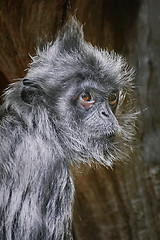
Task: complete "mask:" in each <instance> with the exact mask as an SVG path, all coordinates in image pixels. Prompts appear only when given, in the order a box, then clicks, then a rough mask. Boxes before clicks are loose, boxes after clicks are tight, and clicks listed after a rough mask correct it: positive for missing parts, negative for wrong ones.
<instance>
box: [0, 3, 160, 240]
mask: <svg viewBox="0 0 160 240" xmlns="http://www.w3.org/2000/svg"><path fill="white" fill-rule="evenodd" d="M159 9H160V1H151V0H148V1H147V0H143V1H139V0H133V1H132V2H131V1H129V0H124V1H119V0H99V1H92V0H70V1H68V0H60V1H56V0H16V1H12V0H8V1H6V0H1V3H0V72H1V73H0V89H1V90H3V89H4V87H5V85H6V84H7V81H8V82H13V81H15V79H17V78H19V77H23V76H24V75H25V72H24V69H26V68H27V66H28V63H29V62H30V57H29V55H28V54H31V55H34V54H35V47H36V46H37V44H38V42H40V40H41V39H42V40H43V41H44V42H45V41H51V40H54V38H55V34H56V32H57V30H58V29H60V28H61V26H62V25H63V24H64V23H65V22H66V20H67V18H68V16H69V15H70V14H71V15H72V14H76V16H77V18H78V19H79V21H80V22H81V23H83V24H85V23H86V24H85V25H84V31H85V38H86V40H87V41H90V42H91V43H92V44H93V45H95V44H96V45H98V46H100V47H103V48H104V47H107V48H108V49H109V50H112V49H114V50H115V51H116V52H118V53H120V54H123V55H124V56H125V57H126V58H127V59H128V61H129V63H130V65H132V66H134V67H135V69H136V78H135V85H136V89H135V90H136V98H137V102H138V109H139V111H140V122H138V124H137V127H138V129H137V145H136V147H135V149H134V152H133V153H131V156H130V159H129V160H128V162H127V163H124V162H123V159H122V163H121V164H119V165H116V166H114V167H113V169H105V168H104V167H98V168H96V169H89V167H87V166H83V167H82V168H79V169H78V170H77V169H74V170H73V173H74V179H75V187H76V196H75V208H74V221H73V226H74V239H77V240H82V239H83V240H84V239H86V240H90V239H92V240H106V239H107V240H114V239H115V240H131V239H132V240H158V239H159V236H160V204H159V200H160V147H159V143H160V130H159V129H160V111H159V104H160V101H159V100H160V83H159V76H160V68H159V64H160V55H159V53H160V29H159V25H160V18H159Z"/></svg>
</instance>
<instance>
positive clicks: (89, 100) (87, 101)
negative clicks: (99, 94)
mask: <svg viewBox="0 0 160 240" xmlns="http://www.w3.org/2000/svg"><path fill="white" fill-rule="evenodd" d="M75 99H76V100H77V106H78V107H79V108H81V109H84V110H88V109H90V108H91V107H92V106H93V104H94V103H95V100H94V99H93V96H92V94H91V93H89V92H83V93H81V94H80V95H79V96H78V97H76V98H75Z"/></svg>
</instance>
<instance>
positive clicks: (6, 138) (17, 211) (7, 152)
mask: <svg viewBox="0 0 160 240" xmlns="http://www.w3.org/2000/svg"><path fill="white" fill-rule="evenodd" d="M32 60H33V61H32V63H31V64H30V67H29V69H28V72H27V75H26V77H25V78H24V79H21V80H19V81H17V82H16V83H14V84H12V85H11V86H10V87H9V88H8V89H7V90H6V93H5V95H4V103H3V105H2V106H1V108H0V171H1V177H0V181H1V187H0V239H3V240H5V239H6V240H13V239H16V240H29V239H32V240H51V239H55V240H62V239H70V240H71V239H72V234H71V224H72V204H73V202H74V200H73V198H74V185H73V180H72V175H71V173H70V169H69V166H70V165H72V164H80V163H88V164H90V163H91V162H94V161H98V163H100V164H103V165H105V166H112V164H113V163H114V162H115V161H116V160H117V159H124V156H125V155H127V148H130V147H129V146H130V142H131V141H132V140H133V136H134V131H135V130H134V129H135V127H134V125H135V118H136V114H135V108H134V102H133V97H132V94H133V83H132V80H133V77H134V72H133V70H132V69H130V68H129V67H128V66H127V64H126V61H125V60H124V59H123V58H122V57H121V56H119V55H116V54H115V53H113V52H111V53H109V52H108V51H107V50H102V49H98V48H96V47H93V46H92V45H91V44H89V43H87V42H86V41H85V40H84V37H83V29H82V27H81V26H80V25H79V23H78V22H77V21H76V20H75V19H73V18H72V19H70V20H69V22H68V23H67V24H66V25H65V26H64V27H63V29H62V30H61V31H60V33H59V34H58V36H57V38H56V40H55V42H53V43H48V44H46V46H45V47H44V49H43V50H40V49H37V55H36V56H34V57H32ZM88 86H90V87H91V88H93V89H98V90H97V92H98V93H99V92H102V93H106V94H109V92H111V91H112V90H114V89H116V90H118V91H119V103H118V105H117V109H116V111H115V114H113V113H112V112H111V110H108V111H109V113H110V114H111V117H110V121H113V123H112V124H108V125H107V126H106V127H105V123H104V121H101V120H100V117H99V115H100V114H99V111H100V108H101V106H100V105H97V107H95V111H94V112H93V113H92V114H90V115H88V116H86V115H85V117H84V113H83V112H82V111H80V110H78V109H77V108H76V106H74V103H73V96H74V95H75V94H76V92H77V91H79V89H80V88H81V89H86V88H89V87H88ZM105 97H106V96H105V94H104V98H105ZM88 112H89V111H88ZM86 113H87V111H86ZM86 113H85V114H86ZM112 136H114V140H113V138H112Z"/></svg>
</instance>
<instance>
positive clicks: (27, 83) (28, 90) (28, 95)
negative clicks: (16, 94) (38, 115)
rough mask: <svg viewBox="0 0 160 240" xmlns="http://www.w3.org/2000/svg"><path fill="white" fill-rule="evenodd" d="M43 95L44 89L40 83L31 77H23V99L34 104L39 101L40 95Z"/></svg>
mask: <svg viewBox="0 0 160 240" xmlns="http://www.w3.org/2000/svg"><path fill="white" fill-rule="evenodd" d="M41 95H42V90H40V89H39V87H38V85H37V84H35V83H33V81H31V80H30V79H26V78H25V79H23V89H22V92H21V98H22V100H23V101H24V102H25V103H27V104H32V103H34V102H35V100H36V101H38V97H39V96H41Z"/></svg>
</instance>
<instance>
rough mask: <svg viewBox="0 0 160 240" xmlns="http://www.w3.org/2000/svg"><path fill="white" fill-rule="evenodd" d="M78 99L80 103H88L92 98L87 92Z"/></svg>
mask: <svg viewBox="0 0 160 240" xmlns="http://www.w3.org/2000/svg"><path fill="white" fill-rule="evenodd" d="M80 99H81V100H82V101H85V102H86V101H87V102H90V101H91V100H92V96H91V94H90V93H89V92H83V93H82V94H81V95H80Z"/></svg>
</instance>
